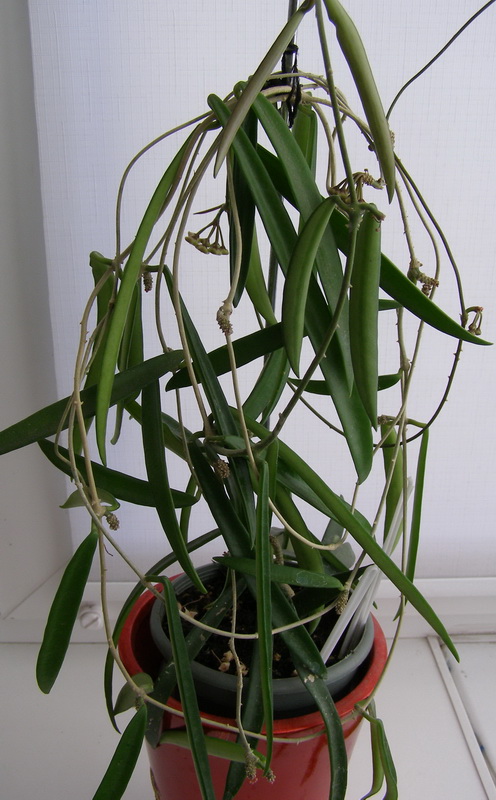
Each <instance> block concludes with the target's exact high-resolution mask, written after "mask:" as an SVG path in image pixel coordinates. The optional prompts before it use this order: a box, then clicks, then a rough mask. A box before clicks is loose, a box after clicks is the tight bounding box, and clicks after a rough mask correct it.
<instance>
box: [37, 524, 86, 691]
mask: <svg viewBox="0 0 496 800" xmlns="http://www.w3.org/2000/svg"><path fill="white" fill-rule="evenodd" d="M97 543H98V533H97V532H96V530H95V529H92V530H91V532H90V533H89V534H88V536H87V537H86V539H84V541H83V542H82V543H81V544H80V545H79V547H78V548H77V550H76V552H75V553H74V555H73V556H72V558H71V560H70V561H69V563H68V565H67V567H66V568H65V570H64V574H63V575H62V580H61V581H60V584H59V588H58V589H57V592H56V594H55V597H54V599H53V603H52V606H51V608H50V613H49V614H48V619H47V623H46V627H45V632H44V634H43V641H42V643H41V647H40V651H39V653H38V659H37V662H36V680H37V682H38V686H39V687H40V689H41V691H42V692H45V694H48V693H49V692H50V689H51V688H52V686H53V684H54V683H55V680H56V678H57V675H58V674H59V672H60V668H61V666H62V664H63V663H64V659H65V655H66V653H67V648H68V647H69V642H70V640H71V633H72V629H73V627H74V623H75V621H76V617H77V614H78V611H79V606H80V605H81V600H82V597H83V592H84V588H85V586H86V582H87V580H88V575H89V573H90V569H91V563H92V561H93V556H94V554H95V549H96V545H97Z"/></svg>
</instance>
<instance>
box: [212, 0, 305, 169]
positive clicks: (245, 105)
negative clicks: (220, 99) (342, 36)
mask: <svg viewBox="0 0 496 800" xmlns="http://www.w3.org/2000/svg"><path fill="white" fill-rule="evenodd" d="M312 6H313V2H312V1H311V0H305V2H303V3H302V4H301V6H300V7H299V9H297V11H295V13H294V14H293V15H292V16H291V17H290V19H289V20H288V22H287V23H286V25H285V26H284V28H283V29H282V31H281V32H280V34H279V35H278V37H277V38H276V40H275V41H274V43H273V44H272V45H271V47H270V48H269V50H268V52H267V54H266V55H265V57H264V58H263V60H262V61H261V63H260V65H259V66H258V67H257V69H256V70H255V72H254V73H253V75H252V76H251V78H250V80H249V81H248V82H247V84H246V86H245V88H244V89H243V92H242V94H241V97H240V99H239V100H238V102H237V103H236V107H235V109H234V112H233V114H232V117H231V119H230V121H229V124H228V125H226V127H225V130H224V133H223V134H222V139H221V141H220V143H219V149H218V152H217V159H216V161H215V168H214V175H217V174H218V172H219V169H220V168H221V166H222V163H223V161H224V159H225V157H226V155H227V153H228V150H229V148H230V147H231V144H232V142H233V140H234V138H235V136H236V134H237V133H238V131H239V129H240V127H241V125H242V124H243V121H244V119H245V118H246V115H247V114H248V112H249V110H250V108H251V106H252V104H253V101H254V99H255V98H256V96H257V95H258V93H259V92H260V90H261V89H262V87H263V85H264V83H265V82H266V80H267V78H268V77H269V75H270V74H271V72H272V70H273V69H274V67H275V65H276V64H277V62H278V61H279V59H280V58H281V56H282V54H283V53H284V51H285V50H286V48H287V46H288V44H289V43H290V41H291V39H292V38H293V36H294V34H295V32H296V31H297V29H298V26H299V24H300V22H301V21H302V19H303V17H304V15H305V14H306V12H307V11H309V10H310V8H311V7H312Z"/></svg>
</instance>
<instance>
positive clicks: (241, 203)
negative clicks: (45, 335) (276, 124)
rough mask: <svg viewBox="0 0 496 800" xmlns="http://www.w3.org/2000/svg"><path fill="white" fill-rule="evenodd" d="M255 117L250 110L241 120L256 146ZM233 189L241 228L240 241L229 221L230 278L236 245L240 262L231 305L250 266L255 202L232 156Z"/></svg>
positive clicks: (242, 287) (237, 300)
mask: <svg viewBox="0 0 496 800" xmlns="http://www.w3.org/2000/svg"><path fill="white" fill-rule="evenodd" d="M257 127H258V125H257V118H256V117H255V115H254V114H252V113H251V112H250V113H248V114H247V116H246V119H245V121H244V122H243V130H244V131H245V133H246V135H247V136H248V138H249V139H250V141H251V142H252V143H253V145H254V146H255V147H256V144H257ZM232 174H233V191H234V197H235V201H236V208H237V212H238V217H239V226H240V229H241V243H239V242H237V241H236V236H235V228H234V224H233V221H232V220H231V223H230V228H229V231H230V245H229V259H230V268H231V280H232V279H233V275H234V268H235V264H236V258H237V255H238V252H237V251H238V247H239V246H241V263H240V270H239V278H238V282H237V286H236V293H235V296H234V300H233V305H234V306H237V305H238V303H239V301H240V299H241V296H242V294H243V291H244V288H245V284H246V278H247V275H248V270H249V268H250V260H251V249H252V245H253V241H254V240H253V236H254V232H255V203H254V202H253V197H252V195H251V192H250V187H249V185H248V184H247V182H246V178H245V175H244V173H243V170H241V169H240V168H239V164H238V161H237V159H236V158H233V169H232Z"/></svg>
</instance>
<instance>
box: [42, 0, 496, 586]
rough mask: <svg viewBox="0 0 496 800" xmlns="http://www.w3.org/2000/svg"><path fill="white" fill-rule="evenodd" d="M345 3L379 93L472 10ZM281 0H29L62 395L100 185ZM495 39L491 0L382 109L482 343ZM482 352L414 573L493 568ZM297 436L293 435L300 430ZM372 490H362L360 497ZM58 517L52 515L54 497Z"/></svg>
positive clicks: (104, 224)
mask: <svg viewBox="0 0 496 800" xmlns="http://www.w3.org/2000/svg"><path fill="white" fill-rule="evenodd" d="M346 5H347V6H348V7H349V8H350V10H351V11H352V13H353V15H354V17H355V20H356V22H357V24H358V27H359V29H360V30H361V32H362V35H363V37H364V39H365V43H366V45H367V46H368V48H369V52H370V55H371V61H372V64H373V67H374V69H375V72H376V77H377V81H378V84H379V87H380V89H381V91H382V93H383V96H384V98H385V101H386V104H387V103H388V101H390V100H391V99H392V97H393V96H394V94H395V93H396V91H397V89H398V88H399V87H400V86H401V85H402V83H403V82H404V81H405V80H406V79H407V78H408V77H410V75H412V74H413V73H414V72H415V71H416V70H417V69H418V68H420V67H421V66H422V65H423V64H424V63H425V62H426V61H427V60H428V59H429V58H430V57H431V56H432V55H433V54H434V53H435V52H436V51H437V49H439V48H440V47H441V46H442V45H443V44H444V43H445V41H446V40H447V39H448V38H449V37H450V36H451V35H452V33H453V32H454V31H455V30H456V29H457V28H458V27H459V26H460V25H461V24H462V23H463V22H464V21H465V20H466V19H467V18H468V17H469V16H470V15H471V14H472V13H473V12H474V11H475V10H476V8H477V2H475V0H474V1H473V0H471V1H470V2H469V1H468V0H463V2H462V0H456V2H454V1H453V0H437V2H436V3H432V2H431V1H430V0H429V2H428V1H427V0H419V2H417V3H416V4H413V5H412V4H406V3H398V2H397V1H396V0H382V2H381V3H369V2H365V1H364V0H360V2H358V1H355V2H354V3H351V2H348V3H346ZM286 6H287V3H286V0H278V2H273V3H267V2H266V0H252V2H250V3H241V2H237V3H236V2H232V0H231V2H225V0H215V2H209V3H204V2H200V0H183V2H182V3H181V4H180V5H178V4H172V3H167V2H164V1H163V0H148V2H147V3H142V2H137V0H101V2H98V3H87V2H69V3H68V2H67V0H31V1H30V3H29V10H30V17H31V28H32V45H33V59H34V78H35V101H36V113H37V122H38V136H39V145H40V165H41V181H42V197H43V210H44V223H45V240H46V253H47V261H48V270H49V279H48V280H49V295H50V311H51V319H52V325H53V335H54V343H55V362H56V372H57V387H58V391H59V392H60V393H67V392H68V390H69V386H70V364H71V359H72V356H73V354H74V349H75V345H76V336H77V325H76V324H75V320H77V319H79V317H80V314H81V311H82V302H83V298H84V296H85V292H86V291H87V290H88V288H89V286H90V273H89V269H88V268H87V254H88V252H89V251H90V250H93V249H97V250H101V251H102V252H103V253H106V254H109V253H111V252H112V248H113V211H114V195H115V191H116V189H117V185H118V181H119V177H120V175H121V173H122V171H123V169H124V167H125V165H126V164H127V162H128V161H129V159H130V158H131V156H132V155H133V154H134V152H135V151H136V150H138V149H139V148H140V147H141V146H142V145H143V144H144V143H146V142H147V141H149V140H151V139H152V138H154V137H155V136H156V135H158V134H159V133H161V132H162V131H164V130H166V129H168V128H170V127H172V126H174V125H176V124H177V123H178V122H180V121H182V120H183V119H185V118H187V117H188V116H194V115H196V114H197V113H200V112H202V111H203V110H204V109H205V100H204V98H205V94H206V93H207V92H210V91H214V92H216V93H218V94H220V95H222V94H225V93H226V92H227V91H229V89H230V88H231V87H232V85H233V84H234V83H235V82H236V81H237V80H238V79H243V78H245V77H246V76H247V75H248V74H249V73H250V71H252V69H253V68H254V66H255V65H256V64H257V62H258V60H259V59H260V58H261V56H262V55H263V53H264V52H265V50H266V48H267V46H268V45H269V44H270V42H271V41H272V39H273V37H274V36H275V34H276V33H277V31H278V29H279V28H280V27H281V25H282V23H283V21H284V17H285V13H286ZM312 27H313V26H312V22H311V20H310V19H307V20H306V21H305V24H304V26H303V27H302V29H301V32H300V33H299V39H298V44H299V46H300V62H299V63H300V66H301V67H305V68H307V69H309V70H312V69H313V70H315V71H318V72H321V66H320V65H319V61H318V58H317V48H316V44H315V39H314V38H313V36H312ZM494 41H496V6H495V7H494V8H491V9H490V10H489V11H488V12H487V14H486V15H485V16H484V18H483V19H481V20H478V21H477V22H476V23H475V25H474V26H473V28H472V29H471V30H470V31H469V32H468V33H467V34H466V35H465V36H464V37H463V39H461V40H459V41H458V42H457V43H456V44H455V46H454V47H453V48H452V49H451V51H450V52H449V53H448V54H447V55H446V56H445V58H444V59H443V61H442V62H441V63H440V64H437V65H436V66H435V67H434V68H433V70H432V72H431V73H430V75H429V76H427V77H425V76H424V77H423V78H421V79H420V80H419V81H418V82H417V84H415V85H414V86H413V87H412V88H411V89H410V90H409V92H408V93H407V95H405V96H404V98H403V99H402V100H400V102H399V104H398V106H397V108H396V110H395V112H394V114H393V117H392V128H393V130H394V131H395V134H396V142H397V151H398V153H399V154H400V156H401V157H402V159H403V161H404V163H405V164H406V165H407V166H408V168H409V169H410V170H411V172H412V173H413V174H414V176H415V177H416V180H417V182H418V184H419V186H420V187H421V188H422V190H423V191H424V193H425V195H426V196H427V198H428V199H430V200H431V202H432V205H433V208H434V210H435V212H436V214H437V215H438V216H439V217H440V219H441V221H442V224H443V227H444V229H445V231H446V233H447V235H448V237H449V238H450V241H451V243H452V248H453V251H454V253H455V254H456V257H457V259H458V261H459V264H460V266H461V268H462V272H463V274H464V276H465V283H466V288H467V300H468V304H472V303H473V304H482V305H485V306H486V309H487V313H486V318H485V323H484V335H485V336H486V338H489V339H492V340H493V341H494V340H495V339H496V325H495V311H494V305H493V303H492V300H493V298H494V296H495V294H494V277H493V263H492V259H493V254H494V252H495V226H494V222H493V216H494V214H493V211H492V202H491V200H492V192H493V185H494V178H495V172H496V164H495V160H494V131H495V128H496V102H495V93H496V89H495V87H494V79H493V78H494V75H495V74H496V53H495V49H494ZM338 60H339V59H338ZM337 69H338V74H337V82H338V84H339V85H340V86H341V87H342V88H343V89H344V90H345V92H346V93H347V94H348V95H349V97H350V99H352V98H353V96H354V90H353V87H352V86H351V85H350V81H349V79H348V78H347V76H346V75H345V77H344V79H343V78H342V77H341V75H342V73H340V71H339V69H340V68H339V67H338V68H337ZM425 147H428V148H429V158H428V160H427V159H426V158H425V156H424V148H425ZM170 152H171V151H170V149H169V148H168V145H166V146H164V148H163V150H162V152H161V154H160V156H154V157H152V158H149V159H148V160H147V161H146V162H145V164H144V168H143V175H142V177H141V178H140V179H139V180H136V182H135V183H134V184H132V186H133V192H134V195H133V198H132V200H129V201H128V205H127V207H126V216H125V218H126V220H127V221H128V222H130V223H131V222H132V221H134V220H135V219H136V218H137V215H138V213H139V209H140V208H141V207H142V205H143V202H144V201H145V198H146V191H147V190H149V189H150V188H152V187H153V186H154V183H155V181H156V174H157V173H156V172H153V167H155V170H158V169H160V166H161V165H163V164H166V163H167V160H168V158H169V156H170ZM363 166H365V164H364V165H363ZM383 205H385V202H384V201H383ZM131 231H132V229H131V228H130V229H129V236H131ZM388 247H389V251H390V252H391V253H392V255H393V256H394V258H397V259H398V261H399V262H401V263H405V258H406V256H405V249H404V244H403V237H402V236H399V237H398V238H397V240H392V241H390V242H388ZM423 250H425V263H424V267H425V269H426V271H429V263H428V259H429V258H430V256H429V254H428V252H427V249H426V247H425V245H424V246H423V248H422V247H421V249H420V251H419V258H420V260H421V261H422V260H423ZM444 275H445V276H446V278H445V282H444V284H443V287H442V290H441V292H440V294H439V295H438V298H439V300H440V301H441V300H442V298H443V297H444V298H446V302H447V306H448V308H449V309H450V310H451V311H452V312H453V313H456V306H455V304H454V300H453V297H454V292H453V282H452V279H451V277H450V274H449V270H448V268H447V267H445V272H444ZM196 279H197V278H196V277H195V280H196ZM208 291H209V287H208V286H207V287H205V289H204V291H203V290H202V296H203V293H205V295H206V297H207V300H208V301H209V302H211V308H212V310H213V313H214V312H215V309H216V308H217V306H218V305H219V302H218V300H219V296H218V295H217V294H216V293H214V292H212V293H211V294H209V293H208ZM426 350H427V353H428V354H430V355H431V357H430V358H429V357H428V358H427V364H426V366H425V367H424V368H423V371H422V373H421V374H420V375H419V377H420V388H419V390H418V392H417V395H416V398H415V400H416V405H414V406H412V408H411V414H412V416H417V417H419V418H426V417H428V416H429V414H430V413H431V411H432V410H433V408H434V407H435V405H436V402H437V400H436V398H437V397H438V396H439V393H440V391H442V387H443V384H444V380H445V378H446V376H447V374H448V371H449V366H450V364H449V357H450V354H451V352H452V350H453V344H452V343H451V342H449V343H447V344H446V343H441V344H440V343H439V337H437V336H429V337H428V339H427V344H426ZM495 352H496V351H495V350H494V348H493V349H483V348H469V347H468V346H467V347H465V349H464V355H463V363H462V365H461V369H460V372H461V376H460V379H459V382H458V386H457V388H456V391H455V392H454V393H453V395H452V397H451V398H450V401H449V403H448V405H447V408H446V409H445V411H444V413H443V416H442V419H441V421H440V423H439V424H438V426H437V431H436V432H435V433H433V436H432V439H431V441H432V444H431V450H432V453H433V455H432V457H431V460H430V464H429V471H428V485H427V490H426V496H427V502H426V508H425V514H424V518H423V521H424V539H423V546H422V550H421V553H420V559H419V573H420V575H422V576H423V577H435V576H441V577H443V576H477V575H480V576H484V575H486V576H487V575H492V574H494V564H495V558H494V546H493V543H492V542H493V530H492V526H493V524H494V523H493V520H494V518H495V511H496V508H495V492H494V489H493V483H494V462H495V455H496V438H495V433H494V426H493V425H492V413H491V412H492V408H493V397H494V390H495V374H496V369H495ZM440 364H443V366H442V367H441V370H440V371H441V377H440V378H439V377H436V371H437V370H438V368H439V365H440ZM414 409H415V410H414ZM305 435H306V438H308V428H306V429H305ZM434 451H437V452H434ZM118 459H119V464H120V465H121V466H122V467H123V468H127V469H129V470H130V471H134V473H135V474H138V473H139V472H140V471H141V470H142V465H139V464H133V458H132V452H131V453H127V454H126V453H123V452H122V451H119V455H118ZM322 462H323V471H327V472H329V475H330V478H331V479H332V480H337V481H338V483H339V481H341V482H342V484H343V486H340V487H339V488H340V489H341V490H342V491H344V492H345V493H346V495H347V496H349V495H350V492H351V487H352V473H351V471H346V469H344V468H343V467H342V465H341V463H340V462H339V460H338V457H337V456H336V455H334V453H329V451H328V450H327V449H324V448H323V452H322ZM126 464H127V467H126ZM468 465H469V466H468ZM179 478H180V476H179V475H178V476H177V479H178V485H179ZM56 499H57V500H59V498H58V497H57V498H56ZM62 499H63V498H60V501H62ZM370 504H371V501H370V500H369V499H368V497H367V494H365V496H364V501H363V507H364V508H365V510H367V507H368V505H370ZM60 514H61V515H62V516H63V517H64V519H65V517H66V512H60ZM200 524H201V523H198V525H200ZM85 533H86V523H85V522H84V520H83V518H82V517H80V516H78V515H76V516H75V518H74V520H73V536H74V540H75V541H78V540H79V539H80V538H81V537H82V536H83V535H85ZM119 535H120V537H121V541H122V543H123V544H124V546H125V547H126V549H127V550H128V552H129V553H130V554H131V555H132V556H133V557H135V558H137V559H138V561H139V563H140V564H141V565H143V566H144V565H146V564H148V563H150V562H153V561H154V560H155V559H156V558H158V557H159V555H160V554H161V551H162V548H163V534H162V533H161V532H160V531H159V530H158V525H157V523H156V521H155V519H154V517H153V515H152V514H151V513H150V514H146V515H145V516H144V518H143V519H142V518H138V516H136V515H135V514H134V512H131V511H130V513H129V515H128V516H127V517H125V518H124V519H123V525H122V529H121V532H120V534H119ZM110 562H111V563H110V564H109V567H110V576H111V577H113V578H114V579H121V580H125V579H127V578H129V573H128V572H127V571H126V572H123V571H122V569H121V567H120V566H119V564H118V563H117V559H110Z"/></svg>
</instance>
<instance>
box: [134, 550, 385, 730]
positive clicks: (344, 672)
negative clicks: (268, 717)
mask: <svg viewBox="0 0 496 800" xmlns="http://www.w3.org/2000/svg"><path fill="white" fill-rule="evenodd" d="M198 572H199V574H200V576H201V578H202V580H203V581H204V582H205V581H208V579H209V578H212V577H214V576H215V575H216V574H218V572H219V567H218V566H217V565H216V564H207V565H205V566H203V567H200V569H199V570H198ZM190 587H191V582H190V580H189V578H188V577H187V576H186V575H180V576H179V577H178V578H176V579H175V580H174V590H175V592H176V595H178V596H179V595H180V594H181V593H182V592H183V591H185V590H186V589H189V588H190ZM164 618H165V605H164V603H163V601H162V600H158V599H157V600H155V603H154V605H153V608H152V612H151V615H150V631H151V635H152V638H153V641H154V643H155V645H156V647H157V648H158V649H159V651H160V653H161V654H162V656H163V658H164V659H165V661H169V660H170V659H171V658H172V648H171V644H170V641H169V639H168V637H167V635H166V633H165V631H164ZM373 641H374V625H373V621H372V618H371V617H370V618H369V619H368V620H367V623H366V625H365V627H364V631H363V634H362V637H361V639H360V641H359V642H358V644H357V646H356V647H355V649H354V650H352V651H350V652H349V653H348V654H347V655H346V656H345V657H344V658H342V659H341V660H340V661H338V662H336V663H334V664H332V665H331V666H329V667H328V668H327V676H326V684H327V687H328V689H329V692H330V694H331V695H332V697H333V699H334V700H338V699H339V698H340V697H342V696H343V695H344V694H345V693H347V692H348V691H349V690H350V689H351V688H352V687H353V686H354V685H355V684H356V683H357V682H358V681H359V680H360V678H361V676H362V674H363V671H364V669H365V668H366V665H367V659H368V656H369V654H370V651H371V649H372V644H373ZM191 669H192V673H193V678H194V681H195V687H196V692H197V695H198V701H199V704H200V707H201V708H202V709H204V710H205V711H207V712H209V713H212V714H222V715H225V716H234V713H235V708H236V684H237V679H236V676H235V675H230V674H226V673H225V672H220V671H219V670H216V669H211V668H210V667H206V666H204V665H203V664H200V663H198V662H196V661H193V662H192V664H191ZM249 680H250V679H249V677H247V678H244V680H243V683H244V686H245V689H246V688H247V686H248V683H249ZM272 691H273V698H274V700H273V702H274V716H275V717H276V718H277V719H284V718H287V717H293V716H299V715H301V714H309V713H312V712H313V711H315V710H316V709H315V704H314V703H313V701H312V699H311V697H310V695H309V693H308V692H307V690H306V689H305V686H304V685H303V683H302V682H301V680H300V678H299V677H294V678H276V679H273V681H272Z"/></svg>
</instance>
